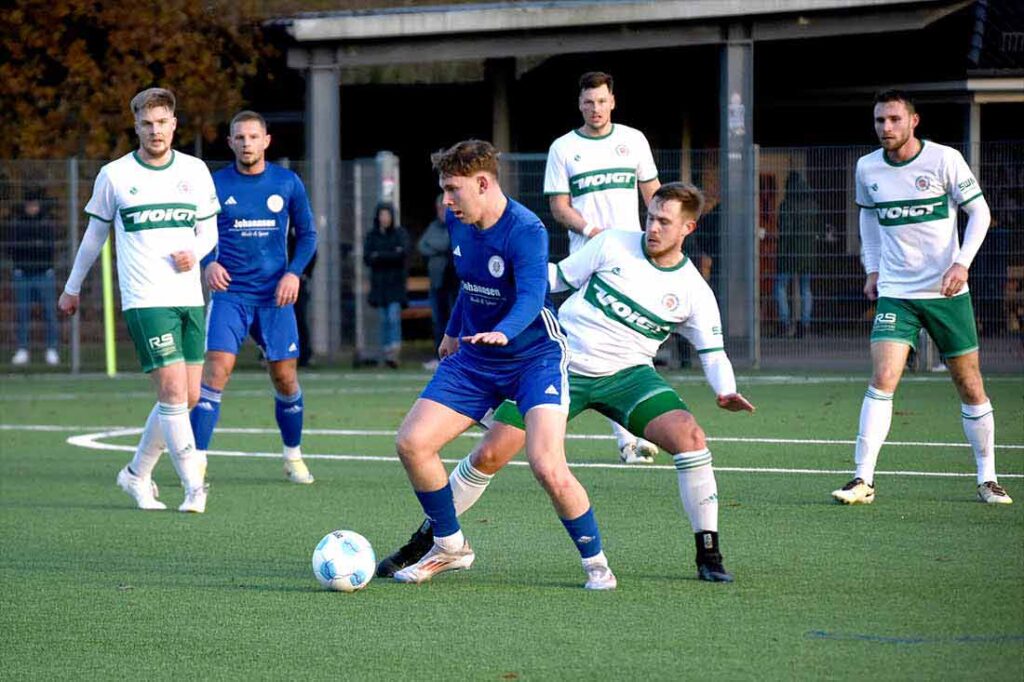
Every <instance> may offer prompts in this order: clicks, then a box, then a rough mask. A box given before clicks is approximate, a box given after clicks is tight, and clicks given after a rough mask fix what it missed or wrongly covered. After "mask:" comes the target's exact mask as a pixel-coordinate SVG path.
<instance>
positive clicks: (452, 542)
mask: <svg viewBox="0 0 1024 682" xmlns="http://www.w3.org/2000/svg"><path fill="white" fill-rule="evenodd" d="M434 544H436V545H437V546H438V547H440V548H441V549H443V550H444V551H446V552H458V551H459V550H460V549H462V547H463V546H464V545H465V544H466V537H465V536H464V535H463V534H462V531H461V530H457V531H455V532H454V533H453V534H451V535H446V536H444V537H443V538H439V537H438V536H436V535H435V536H434Z"/></svg>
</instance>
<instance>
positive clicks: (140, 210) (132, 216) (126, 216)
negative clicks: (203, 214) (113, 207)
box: [120, 204, 196, 232]
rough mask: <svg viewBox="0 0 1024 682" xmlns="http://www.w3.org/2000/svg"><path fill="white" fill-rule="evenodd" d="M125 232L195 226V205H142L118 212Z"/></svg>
mask: <svg viewBox="0 0 1024 682" xmlns="http://www.w3.org/2000/svg"><path fill="white" fill-rule="evenodd" d="M120 214H121V222H122V223H123V224H124V231H125V232H140V231H142V230H158V229H163V228H168V227H187V228H189V229H192V228H194V227H195V226H196V206H195V204H144V205H141V206H131V207H129V208H122V209H121V210H120Z"/></svg>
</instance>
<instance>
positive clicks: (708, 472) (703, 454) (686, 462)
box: [672, 448, 718, 533]
mask: <svg viewBox="0 0 1024 682" xmlns="http://www.w3.org/2000/svg"><path fill="white" fill-rule="evenodd" d="M672 461H673V462H674V463H675V465H676V472H677V473H678V475H679V497H680V498H681V499H682V501H683V509H685V510H686V515H687V516H688V517H690V527H691V528H693V532H694V533H697V532H699V531H702V530H704V531H711V532H713V533H717V532H718V484H717V483H716V482H715V470H714V469H713V468H712V467H711V451H710V450H708V449H707V448H704V449H703V450H694V451H693V452H680V453H679V454H677V455H673V456H672Z"/></svg>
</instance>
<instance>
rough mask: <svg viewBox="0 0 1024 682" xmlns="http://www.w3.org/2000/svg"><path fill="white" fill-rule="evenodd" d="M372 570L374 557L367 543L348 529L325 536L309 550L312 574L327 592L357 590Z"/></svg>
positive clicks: (362, 585) (371, 575)
mask: <svg viewBox="0 0 1024 682" xmlns="http://www.w3.org/2000/svg"><path fill="white" fill-rule="evenodd" d="M376 570H377V557H376V555H375V554H374V553H373V547H371V546H370V542H369V541H368V540H367V539H366V538H364V537H363V536H362V535H360V534H359V533H356V532H353V531H351V530H336V531H333V532H331V533H328V534H327V535H325V536H324V539H323V540H321V541H320V542H319V543H317V546H316V549H314V550H313V575H315V576H316V579H317V580H318V581H320V584H321V585H323V586H324V587H326V588H327V589H328V590H337V591H339V592H355V591H356V590H361V589H363V588H364V587H366V586H367V585H368V584H369V583H370V580H372V579H373V574H374V572H375V571H376Z"/></svg>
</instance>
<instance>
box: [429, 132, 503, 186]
mask: <svg viewBox="0 0 1024 682" xmlns="http://www.w3.org/2000/svg"><path fill="white" fill-rule="evenodd" d="M500 156H501V153H500V152H499V151H498V150H497V148H496V147H495V146H494V145H493V144H491V143H490V142H486V141H484V140H463V141H462V142H456V143H455V144H453V145H452V146H451V147H449V148H448V149H441V150H439V151H436V152H434V153H433V154H431V155H430V163H431V164H432V165H433V166H434V170H435V171H437V172H438V173H439V174H440V175H451V176H456V177H464V178H468V177H470V176H472V175H475V174H477V173H481V172H484V173H490V174H491V175H493V176H494V177H498V158H499V157H500Z"/></svg>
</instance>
